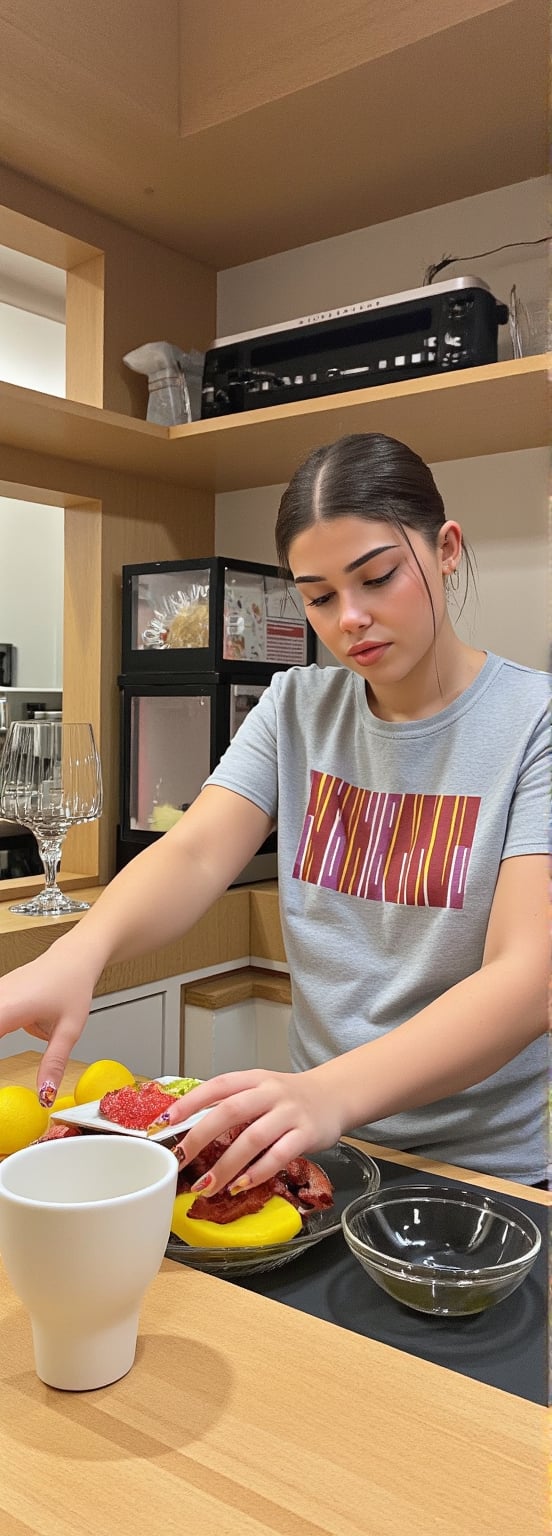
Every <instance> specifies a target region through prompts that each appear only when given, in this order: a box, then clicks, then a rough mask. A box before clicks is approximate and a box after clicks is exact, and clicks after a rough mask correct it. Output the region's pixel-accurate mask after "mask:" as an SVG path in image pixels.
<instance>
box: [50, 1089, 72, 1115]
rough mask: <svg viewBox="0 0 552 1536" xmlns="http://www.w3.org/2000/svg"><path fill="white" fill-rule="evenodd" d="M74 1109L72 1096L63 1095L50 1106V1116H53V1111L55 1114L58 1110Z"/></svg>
mask: <svg viewBox="0 0 552 1536" xmlns="http://www.w3.org/2000/svg"><path fill="white" fill-rule="evenodd" d="M74 1108H75V1099H74V1097H73V1094H72V1093H63V1094H62V1095H61V1097H60V1098H59V1099H54V1102H53V1104H52V1108H51V1110H50V1114H51V1115H53V1114H54V1111H55V1112H56V1113H57V1111H58V1109H74Z"/></svg>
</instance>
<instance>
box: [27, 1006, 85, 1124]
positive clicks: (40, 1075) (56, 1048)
mask: <svg viewBox="0 0 552 1536" xmlns="http://www.w3.org/2000/svg"><path fill="white" fill-rule="evenodd" d="M79 1034H80V1030H79V1029H78V1028H76V1027H75V1024H74V1022H73V1021H72V1020H71V1019H62V1020H61V1021H60V1023H59V1024H56V1025H55V1026H54V1029H53V1030H52V1033H51V1036H50V1039H49V1041H48V1045H47V1046H46V1050H45V1052H44V1055H43V1057H42V1060H41V1063H40V1066H39V1068H38V1072H37V1077H36V1081H37V1090H38V1097H39V1100H40V1103H41V1104H42V1105H44V1107H45V1108H46V1109H50V1108H51V1105H52V1104H53V1102H54V1099H55V1097H56V1095H57V1091H58V1088H59V1085H60V1083H61V1079H62V1077H63V1074H64V1072H65V1068H66V1066H67V1062H68V1060H69V1057H70V1055H71V1051H72V1049H73V1046H74V1044H75V1042H76V1041H77V1040H78V1038H79Z"/></svg>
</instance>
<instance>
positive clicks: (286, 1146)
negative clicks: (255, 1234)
mask: <svg viewBox="0 0 552 1536" xmlns="http://www.w3.org/2000/svg"><path fill="white" fill-rule="evenodd" d="M305 1150H306V1149H305V1143H304V1139H303V1137H302V1136H301V1133H300V1131H298V1130H292V1131H288V1132H287V1133H286V1135H284V1136H280V1137H279V1138H278V1140H277V1141H274V1142H273V1143H272V1146H271V1147H269V1149H268V1150H267V1151H266V1152H263V1155H262V1157H258V1158H257V1160H256V1162H254V1163H251V1164H250V1166H249V1168H246V1169H244V1171H243V1173H240V1174H238V1175H237V1176H236V1175H235V1174H230V1175H229V1176H228V1178H227V1179H226V1180H225V1182H227V1183H228V1184H229V1185H230V1194H231V1195H234V1194H241V1192H242V1190H244V1189H254V1188H255V1186H256V1185H257V1184H264V1183H265V1181H266V1180H267V1179H273V1178H274V1177H275V1175H276V1174H277V1173H281V1171H282V1169H283V1168H285V1167H286V1165H287V1163H290V1162H291V1159H292V1158H293V1157H300V1156H303V1155H304V1153H305ZM221 1162H222V1159H220V1160H219V1163H218V1164H217V1169H218V1170H220V1166H221ZM215 1171H216V1170H215ZM217 1185H218V1187H219V1188H220V1187H221V1185H220V1172H219V1173H217ZM211 1192H212V1193H213V1194H214V1192H215V1191H214V1189H213V1190H212V1191H211ZM205 1193H206V1194H209V1193H210V1191H209V1190H206V1191H205Z"/></svg>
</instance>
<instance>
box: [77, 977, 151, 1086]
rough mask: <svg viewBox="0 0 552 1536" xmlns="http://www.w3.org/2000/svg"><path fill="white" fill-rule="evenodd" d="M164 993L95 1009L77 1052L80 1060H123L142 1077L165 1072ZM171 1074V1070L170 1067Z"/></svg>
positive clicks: (86, 1025) (84, 1030) (85, 1027)
mask: <svg viewBox="0 0 552 1536" xmlns="http://www.w3.org/2000/svg"><path fill="white" fill-rule="evenodd" d="M163 1037H164V993H163V992H156V993H154V994H153V995H152V996H150V997H136V998H133V999H131V1000H129V1001H128V1002H120V1003H119V1002H117V1003H115V1002H114V1003H111V1004H109V1005H108V1006H107V1007H105V1006H104V1007H98V1008H93V1009H92V1012H91V1013H90V1014H89V1017H88V1020H87V1022H86V1024H85V1026H84V1029H83V1032H82V1035H81V1037H80V1040H79V1042H78V1046H77V1047H76V1049H75V1055H78V1056H79V1057H80V1060H81V1061H100V1060H101V1059H102V1058H105V1057H107V1058H108V1059H110V1060H112V1061H123V1062H124V1064H125V1066H126V1067H129V1068H130V1071H131V1072H136V1074H137V1075H139V1076H141V1077H159V1076H160V1075H161V1073H162V1072H163ZM169 1071H170V1068H169Z"/></svg>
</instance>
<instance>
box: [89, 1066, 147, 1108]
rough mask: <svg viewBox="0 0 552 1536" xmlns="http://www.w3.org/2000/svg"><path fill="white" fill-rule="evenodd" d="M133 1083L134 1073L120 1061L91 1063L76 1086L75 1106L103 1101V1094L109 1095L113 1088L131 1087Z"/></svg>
mask: <svg viewBox="0 0 552 1536" xmlns="http://www.w3.org/2000/svg"><path fill="white" fill-rule="evenodd" d="M134 1081H135V1078H134V1073H133V1072H130V1071H129V1069H128V1067H124V1066H123V1063H122V1062H121V1061H92V1062H91V1063H90V1066H89V1067H86V1069H85V1071H84V1072H83V1073H82V1076H81V1077H79V1080H78V1083H77V1084H76V1087H75V1090H74V1092H75V1104H89V1103H90V1102H91V1100H92V1099H103V1096H104V1093H111V1092H112V1090H113V1089H115V1088H129V1087H133V1086H134Z"/></svg>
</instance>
